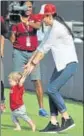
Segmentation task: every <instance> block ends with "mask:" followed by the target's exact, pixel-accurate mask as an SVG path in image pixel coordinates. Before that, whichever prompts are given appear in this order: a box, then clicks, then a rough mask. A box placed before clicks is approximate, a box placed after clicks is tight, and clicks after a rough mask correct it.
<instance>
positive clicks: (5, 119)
mask: <svg viewBox="0 0 84 136" xmlns="http://www.w3.org/2000/svg"><path fill="white" fill-rule="evenodd" d="M5 92H6V93H5V96H6V107H7V108H6V112H5V113H3V114H2V115H1V136H50V135H51V136H54V135H56V136H83V104H82V103H77V102H73V101H71V100H66V101H65V102H66V105H67V107H68V112H69V113H70V114H71V115H72V117H73V119H74V121H75V124H76V126H75V127H74V128H72V129H71V130H68V131H66V132H65V133H61V134H44V133H39V130H40V129H42V128H44V127H45V126H46V124H47V123H48V121H49V118H45V117H40V116H38V103H37V99H36V95H35V94H34V93H30V92H27V93H25V96H24V101H25V105H26V108H27V112H28V114H29V116H30V117H31V118H32V119H33V120H34V122H35V123H36V126H37V130H36V132H35V133H34V132H32V131H31V128H30V127H29V126H28V125H27V124H26V123H25V122H24V121H23V120H20V123H21V127H22V130H21V131H20V132H16V131H14V130H13V128H14V125H13V123H12V121H11V112H10V108H9V91H8V89H5ZM44 106H45V109H46V110H47V111H48V112H49V106H48V98H47V96H45V97H44ZM58 120H59V121H60V117H59V118H58Z"/></svg>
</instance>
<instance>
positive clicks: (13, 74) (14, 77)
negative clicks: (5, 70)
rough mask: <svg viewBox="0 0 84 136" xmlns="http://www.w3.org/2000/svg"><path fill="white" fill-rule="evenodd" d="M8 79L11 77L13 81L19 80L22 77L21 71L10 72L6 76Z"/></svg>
mask: <svg viewBox="0 0 84 136" xmlns="http://www.w3.org/2000/svg"><path fill="white" fill-rule="evenodd" d="M8 78H9V79H12V80H14V81H20V79H21V78H22V73H20V72H11V73H10V74H9V76H8Z"/></svg>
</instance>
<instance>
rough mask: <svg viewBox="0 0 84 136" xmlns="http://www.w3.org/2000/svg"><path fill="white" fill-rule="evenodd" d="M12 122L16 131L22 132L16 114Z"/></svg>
mask: <svg viewBox="0 0 84 136" xmlns="http://www.w3.org/2000/svg"><path fill="white" fill-rule="evenodd" d="M12 121H13V123H14V124H15V126H16V127H15V128H14V130H21V127H20V124H19V120H18V119H17V117H16V116H14V114H12Z"/></svg>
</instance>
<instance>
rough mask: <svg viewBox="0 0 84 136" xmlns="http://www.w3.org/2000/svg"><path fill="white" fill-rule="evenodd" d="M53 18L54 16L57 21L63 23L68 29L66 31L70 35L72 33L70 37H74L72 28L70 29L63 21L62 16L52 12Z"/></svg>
mask: <svg viewBox="0 0 84 136" xmlns="http://www.w3.org/2000/svg"><path fill="white" fill-rule="evenodd" d="M53 18H55V19H56V20H57V21H59V22H60V23H61V24H63V25H64V26H65V27H66V28H67V30H68V32H69V33H70V35H72V38H74V35H73V32H72V30H71V29H70V27H69V26H68V25H67V24H66V23H65V21H64V19H63V18H62V17H60V16H59V15H58V14H56V13H55V14H53Z"/></svg>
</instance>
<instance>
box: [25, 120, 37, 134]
mask: <svg viewBox="0 0 84 136" xmlns="http://www.w3.org/2000/svg"><path fill="white" fill-rule="evenodd" d="M27 123H28V124H29V125H30V127H31V128H32V131H33V132H35V130H36V125H35V124H34V122H33V121H32V120H31V119H30V120H27Z"/></svg>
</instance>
